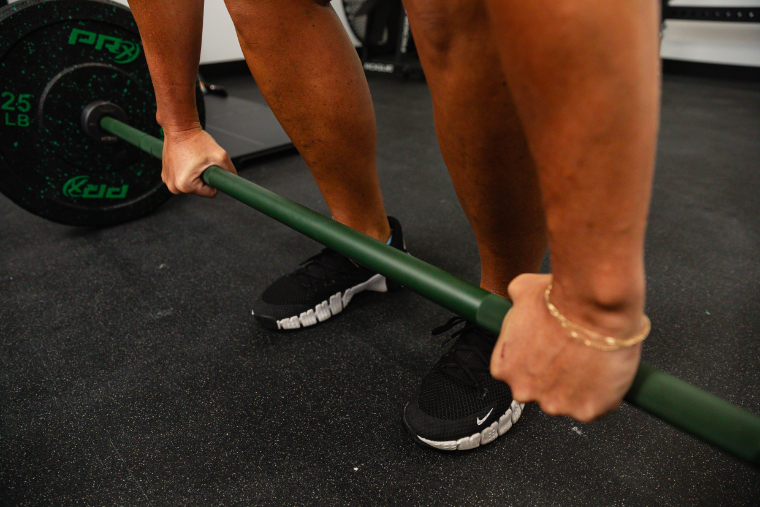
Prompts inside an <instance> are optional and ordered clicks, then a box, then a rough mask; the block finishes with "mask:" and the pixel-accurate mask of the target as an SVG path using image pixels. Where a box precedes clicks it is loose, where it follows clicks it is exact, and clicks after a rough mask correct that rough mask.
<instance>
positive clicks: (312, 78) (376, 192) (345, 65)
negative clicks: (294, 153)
mask: <svg viewBox="0 0 760 507" xmlns="http://www.w3.org/2000/svg"><path fill="white" fill-rule="evenodd" d="M226 3H227V7H228V9H229V11H230V14H231V16H232V19H233V21H234V23H235V27H236V30H237V35H238V39H239V40H240V46H241V48H242V49H243V54H244V55H245V58H246V62H247V63H248V67H249V68H250V69H251V73H252V74H253V76H254V78H255V79H256V82H257V84H258V86H259V88H260V89H261V91H262V93H263V94H264V97H265V98H266V100H267V103H268V104H269V106H270V107H271V108H272V111H273V112H274V114H275V115H276V116H277V118H278V120H279V121H280V123H281V124H282V126H283V128H284V129H285V131H286V132H287V133H288V135H289V136H290V138H291V139H292V141H293V143H294V144H295V146H296V148H297V149H298V151H299V152H300V153H301V156H302V157H303V158H304V160H305V161H306V164H307V165H308V166H309V169H310V170H311V172H312V174H313V175H314V178H315V179H316V181H317V184H318V185H319V188H320V190H321V191H322V195H323V196H324V198H325V201H326V202H327V205H328V207H329V208H330V212H331V213H332V215H333V217H334V218H335V219H336V220H337V221H339V222H341V223H343V224H345V225H348V226H349V227H352V228H354V229H356V230H359V231H361V232H364V233H365V234H367V235H369V236H372V237H374V238H376V239H380V240H382V241H385V240H386V239H388V236H389V235H390V228H389V226H388V220H387V218H386V214H385V208H384V206H383V199H382V194H381V192H380V183H379V180H378V177H377V168H376V161H375V152H376V144H377V140H376V137H377V127H376V125H375V113H374V110H373V107H372V99H371V97H370V95H369V89H368V87H367V81H366V78H365V76H364V71H363V69H362V67H361V62H360V61H359V58H358V56H357V53H356V50H355V49H354V47H353V45H352V44H351V41H350V40H349V38H348V36H347V34H346V33H345V30H344V28H343V26H342V25H341V23H340V20H339V18H338V17H337V15H336V14H335V12H334V11H333V10H332V8H330V7H329V6H327V7H323V6H319V5H317V4H316V3H314V2H313V1H312V0H257V1H251V0H226Z"/></svg>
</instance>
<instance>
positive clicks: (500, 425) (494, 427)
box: [417, 400, 525, 451]
mask: <svg viewBox="0 0 760 507" xmlns="http://www.w3.org/2000/svg"><path fill="white" fill-rule="evenodd" d="M523 407H525V403H518V402H516V401H514V400H512V404H511V406H510V407H509V408H508V409H507V411H506V412H505V413H504V415H503V416H501V417H500V418H499V420H498V421H494V422H493V423H492V424H491V425H490V426H488V427H487V428H485V429H484V430H483V431H480V432H478V433H475V434H474V435H470V436H469V437H463V438H460V439H459V440H447V441H445V442H438V441H435V440H428V439H427V438H422V437H421V436H417V438H419V439H420V441H421V442H424V443H426V444H427V445H429V446H430V447H435V448H436V449H440V450H442V451H467V450H469V449H475V448H476V447H478V446H480V445H485V444H488V443H490V442H493V441H494V440H496V438H497V437H500V436H502V435H503V434H504V433H506V432H507V431H509V429H510V428H511V427H512V425H513V424H514V423H516V422H517V420H518V419H519V418H520V415H522V409H523Z"/></svg>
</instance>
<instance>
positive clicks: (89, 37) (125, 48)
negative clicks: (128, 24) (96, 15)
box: [69, 28, 140, 63]
mask: <svg viewBox="0 0 760 507" xmlns="http://www.w3.org/2000/svg"><path fill="white" fill-rule="evenodd" d="M69 44H71V45H75V44H87V45H88V46H94V47H95V49H96V50H98V51H102V50H103V49H105V50H106V51H108V52H109V53H111V54H113V55H115V56H114V57H113V61H114V63H130V62H133V61H135V59H136V58H137V57H138V56H140V46H139V45H138V44H135V43H134V42H130V41H128V40H123V39H119V38H118V37H112V36H110V35H104V34H98V33H95V32H88V31H86V30H80V29H79V28H74V29H73V30H72V31H71V34H69Z"/></svg>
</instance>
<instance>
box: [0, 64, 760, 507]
mask: <svg viewBox="0 0 760 507" xmlns="http://www.w3.org/2000/svg"><path fill="white" fill-rule="evenodd" d="M664 81H665V82H664V96H663V111H662V129H661V135H660V145H659V158H658V170H657V175H656V181H655V186H654V200H653V205H652V211H651V220H650V226H649V234H648V238H647V267H648V282H649V285H648V302H647V311H648V313H649V315H650V316H651V319H652V323H653V329H654V331H653V333H652V335H651V337H650V338H649V339H648V340H647V341H646V342H645V346H644V361H645V362H647V363H649V364H651V365H653V366H655V367H658V368H661V369H663V370H665V371H666V372H669V373H671V374H674V375H676V376H678V377H681V378H683V379H685V380H686V381H688V382H690V383H693V384H695V385H697V386H699V387H701V388H704V389H706V390H708V391H710V392H713V393H715V394H717V395H719V396H721V397H723V398H725V399H727V400H729V401H731V402H734V403H737V404H739V405H741V406H743V407H745V408H747V409H749V410H752V411H754V412H756V413H760V263H759V261H758V255H759V254H760V219H759V218H758V214H759V213H760V86H758V84H757V83H752V82H740V81H725V80H719V79H706V78H699V77H687V76H675V75H668V76H665V80H664ZM215 82H216V83H218V84H221V85H224V86H226V87H227V88H228V90H229V91H230V92H231V94H232V95H235V96H239V97H244V98H246V97H247V98H253V99H255V98H256V97H257V95H258V93H257V91H256V88H255V85H253V83H252V80H251V79H250V78H244V77H234V78H227V79H217V80H216V81H215ZM370 86H371V88H372V93H373V97H374V100H375V105H376V113H377V119H378V125H379V155H378V156H379V167H380V171H381V174H380V176H381V180H382V184H383V188H384V191H385V199H386V203H387V208H388V210H389V213H390V214H392V215H394V216H396V217H398V218H399V219H400V220H401V222H402V224H403V227H404V232H405V235H406V242H407V245H408V247H409V249H410V251H411V252H412V253H413V254H414V255H416V256H418V257H420V258H422V259H424V260H426V261H428V262H431V263H433V264H435V265H437V266H439V267H442V268H444V269H446V270H447V271H450V272H452V273H454V274H456V275H458V276H460V277H463V278H465V279H467V280H470V281H474V282H477V277H478V274H479V268H478V257H477V250H476V246H475V242H474V239H473V236H472V233H471V232H470V230H469V227H468V224H467V221H466V219H465V217H464V215H463V213H462V211H461V209H460V207H459V205H458V202H457V200H456V197H455V194H454V191H453V189H452V187H451V183H450V181H449V178H448V175H447V173H446V170H445V168H444V165H443V161H442V159H441V156H440V153H439V150H438V146H437V143H436V139H435V133H434V128H433V123H432V112H431V105H430V96H429V92H428V89H427V86H426V85H425V83H424V82H422V81H415V80H408V81H403V80H401V79H396V78H393V77H383V76H376V75H373V76H370ZM346 142H351V140H350V139H346ZM498 148H499V147H498V146H494V149H498ZM241 174H242V176H244V177H245V178H248V179H250V180H253V181H255V182H256V183H259V184H261V185H263V186H264V187H266V188H269V189H271V190H274V191H275V192H277V193H280V194H282V195H285V196H287V197H290V198H292V199H294V200H296V201H298V202H300V203H303V204H305V205H306V206H309V207H311V208H314V209H316V210H318V211H320V212H323V213H326V212H327V209H326V207H325V205H324V204H323V203H322V201H321V198H320V196H319V194H318V192H317V187H316V185H315V183H314V182H313V181H312V179H311V177H310V174H309V172H308V171H307V169H306V167H305V165H304V163H303V162H302V160H301V159H300V158H299V157H298V156H297V155H294V154H286V155H280V156H276V157H273V158H269V159H266V160H264V161H261V162H259V163H255V164H253V165H250V166H249V167H247V168H245V169H244V170H242V171H241ZM0 224H1V225H0V259H1V262H0V361H1V363H0V365H1V366H0V367H1V369H0V407H1V408H0V504H2V505H3V506H12V505H13V506H15V505H56V506H65V505H98V506H105V505H129V506H138V505H148V506H161V505H203V506H205V505H220V506H231V505H531V506H548V505H572V506H575V505H583V506H597V505H598V506H607V505H626V506H628V505H641V506H652V505H672V506H684V505H704V506H716V505H758V504H759V503H760V500H758V498H760V470H758V469H754V468H751V467H750V466H748V465H746V464H744V463H741V462H738V461H736V460H735V459H734V458H732V457H729V456H727V455H725V454H723V453H722V452H720V451H717V450H715V449H713V448H711V447H709V446H707V445H706V444H703V443H701V442H700V441H697V440H696V439H694V438H693V437H690V436H688V435H686V434H684V433H681V432H680V431H678V430H675V429H674V428H672V427H670V426H668V425H667V424H665V423H663V422H660V421H659V420H656V419H654V418H652V417H650V416H648V415H646V414H645V413H643V412H641V411H639V410H638V409H635V408H633V407H631V406H630V405H624V406H623V407H622V408H621V409H620V410H618V411H617V412H615V413H613V414H611V415H609V416H608V417H605V418H604V419H602V420H600V421H597V422H594V423H592V424H579V423H577V422H574V421H572V420H570V419H567V418H552V417H549V416H546V415H544V414H543V413H542V412H541V411H540V410H539V409H538V407H537V406H535V405H528V406H527V407H526V410H525V412H524V415H523V416H522V418H521V419H520V421H519V423H518V424H516V425H515V427H514V428H513V429H512V430H511V431H509V432H508V433H507V434H506V435H505V436H504V437H501V438H499V439H498V440H496V441H495V442H494V443H491V444H488V445H486V446H483V447H481V448H478V449H476V450H474V451H470V452H461V453H456V454H446V453H442V452H437V451H434V450H430V449H424V448H421V447H419V446H417V445H415V444H414V443H413V442H412V440H411V439H410V438H409V437H408V435H407V434H406V433H405V430H404V429H403V427H402V424H401V420H400V417H401V412H402V409H403V407H404V405H405V403H406V402H407V399H408V398H409V396H410V394H411V393H412V392H413V391H414V390H415V389H416V387H417V384H418V382H419V380H420V378H421V377H422V375H424V374H425V373H426V372H427V370H428V369H429V367H430V366H431V365H432V364H433V363H434V362H435V361H436V360H437V359H438V357H439V356H440V355H441V354H442V352H443V351H444V350H445V349H444V348H443V347H442V346H441V341H442V339H441V338H440V337H431V336H430V334H429V333H430V330H431V329H432V328H433V327H435V326H437V325H439V324H441V323H443V322H445V321H446V319H447V318H448V317H449V314H448V313H447V312H446V311H444V310H442V309H440V308H438V307H436V306H435V305H433V304H432V303H429V302H428V301H426V300H424V299H422V298H421V297H419V296H417V295H415V294H413V293H411V292H409V291H403V292H400V293H392V294H383V295H380V294H365V295H362V296H360V297H357V298H356V299H355V300H354V301H353V302H352V303H351V305H350V307H349V308H348V310H349V311H347V312H345V313H343V314H341V315H339V316H338V317H336V318H333V319H331V320H329V321H327V322H326V323H324V324H322V325H320V326H318V327H315V328H312V329H308V330H303V331H299V332H294V333H288V334H280V333H276V332H270V331H265V330H263V329H260V328H259V327H257V326H256V324H255V322H254V319H253V317H252V316H251V305H252V302H253V301H254V299H255V298H256V296H257V295H258V294H259V293H260V292H261V291H262V290H263V289H264V288H265V287H266V286H267V284H268V283H269V282H270V281H272V279H273V278H274V277H276V276H277V275H280V274H282V273H285V272H288V271H290V270H292V269H293V268H294V267H295V266H297V265H298V263H299V262H301V261H303V260H304V259H305V258H306V257H308V256H309V255H311V254H313V253H315V252H316V251H318V250H319V248H320V247H319V246H318V245H317V244H315V243H313V242H311V241H310V240H308V239H306V238H304V237H302V236H300V235H298V234H297V233H295V232H292V231H290V230H289V229H287V228H286V227H285V226H282V225H280V224H278V223H276V222H274V221H272V220H271V219H268V218H266V217H264V216H263V215H261V214H259V213H257V212H255V211H253V210H251V209H249V208H247V207H245V206H244V205H242V204H239V203H237V202H236V201H233V200H232V199H231V198H228V197H226V196H219V197H218V198H217V199H215V200H204V199H200V198H196V197H190V196H183V197H175V198H173V199H172V200H171V201H169V202H168V203H167V204H166V205H164V206H163V207H161V208H160V209H159V210H158V211H157V212H155V213H153V214H152V215H150V216H148V217H145V218H143V219H141V220H139V221H135V222H131V223H127V224H124V225H120V226H118V227H112V228H107V229H100V230H90V229H78V228H73V227H67V226H62V225H57V224H54V223H50V222H47V221H45V220H43V219H40V218H37V217H35V216H32V215H30V214H28V213H26V212H25V211H23V210H21V209H20V208H18V207H16V206H15V205H13V204H12V203H11V202H10V201H8V200H7V199H6V198H4V197H3V198H0Z"/></svg>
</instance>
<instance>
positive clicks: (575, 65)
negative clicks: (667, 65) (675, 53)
mask: <svg viewBox="0 0 760 507" xmlns="http://www.w3.org/2000/svg"><path fill="white" fill-rule="evenodd" d="M505 3H506V4H509V3H510V2H505ZM548 4H549V5H543V2H540V1H536V2H530V3H528V4H524V3H523V5H522V6H521V7H520V9H515V10H516V11H519V13H518V14H516V15H515V16H512V17H511V18H510V19H506V17H504V23H505V24H506V25H507V26H506V27H502V30H503V32H508V33H510V35H508V36H507V37H506V38H505V39H506V42H507V43H508V44H509V45H510V46H511V47H508V48H505V50H504V51H502V59H503V61H504V63H505V67H506V69H507V78H508V81H510V86H511V90H512V92H513V94H514V95H515V99H516V103H517V104H518V107H519V109H520V111H519V112H520V116H521V119H522V121H523V123H524V125H525V128H526V132H527V134H528V139H529V143H530V145H531V151H532V153H533V155H534V157H535V160H536V165H537V170H538V172H539V178H540V186H541V192H542V196H543V201H544V207H545V211H546V219H547V226H548V232H549V241H550V248H551V256H552V272H553V275H554V282H553V283H554V289H553V290H552V300H553V301H555V304H556V305H557V306H558V307H559V308H560V309H561V310H562V311H563V312H566V313H567V314H568V315H567V316H568V318H571V319H572V318H575V319H577V320H580V321H581V323H583V324H586V325H588V326H590V327H593V328H596V329H598V330H599V331H602V332H606V333H609V334H615V335H625V334H630V333H634V332H635V331H637V330H638V329H637V328H638V327H639V326H640V323H641V320H640V317H641V313H642V311H643V304H644V266H643V243H644V235H645V229H646V217H647V210H648V205H649V199H650V192H651V178H652V171H653V167H654V154H655V143H656V133H657V122H658V108H659V55H658V38H657V31H656V30H657V26H658V23H657V11H656V7H657V5H656V3H655V2H652V1H647V2H643V1H642V2H633V1H632V2H620V3H619V2H612V3H610V2H605V1H596V0H591V1H576V2H564V3H563V2H548ZM502 5H503V4H502ZM526 5H527V7H526ZM528 20H530V22H528ZM505 28H506V29H505Z"/></svg>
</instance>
